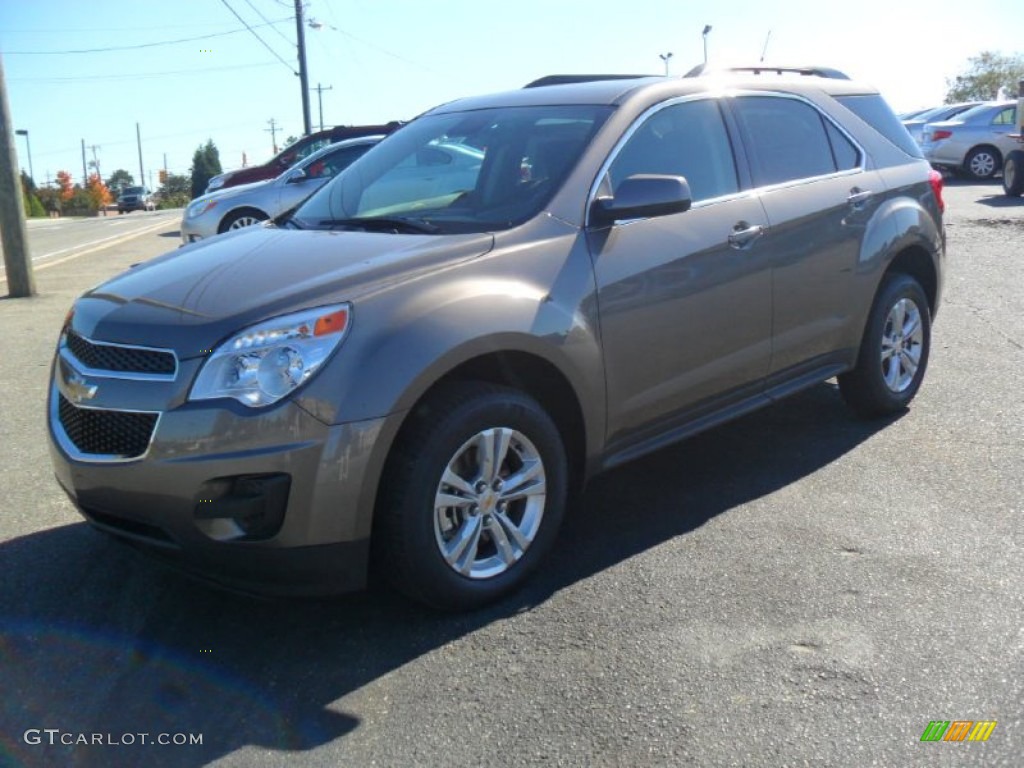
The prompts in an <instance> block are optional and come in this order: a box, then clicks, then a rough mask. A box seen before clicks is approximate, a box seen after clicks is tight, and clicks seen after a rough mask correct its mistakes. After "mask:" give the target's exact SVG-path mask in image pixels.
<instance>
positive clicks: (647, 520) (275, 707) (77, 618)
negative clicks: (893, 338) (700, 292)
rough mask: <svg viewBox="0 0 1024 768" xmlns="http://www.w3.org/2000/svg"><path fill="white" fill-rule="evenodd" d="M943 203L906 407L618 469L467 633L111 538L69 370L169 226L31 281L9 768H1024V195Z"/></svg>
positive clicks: (21, 322) (0, 531) (961, 193)
mask: <svg viewBox="0 0 1024 768" xmlns="http://www.w3.org/2000/svg"><path fill="white" fill-rule="evenodd" d="M945 197H946V203H947V214H948V216H947V234H948V259H947V272H946V286H945V294H944V300H943V304H942V306H941V308H940V311H939V314H938V317H937V320H936V323H935V327H934V336H933V349H932V358H931V362H930V366H929V372H928V375H927V377H926V378H925V382H924V386H923V387H922V389H921V392H920V394H919V395H918V397H917V399H916V400H915V401H914V403H913V405H912V407H911V409H910V410H909V411H907V412H906V413H904V414H901V415H900V416H899V417H897V418H894V419H890V420H885V421H874V422H863V421H858V420H856V419H855V418H853V417H852V416H851V415H849V414H848V412H847V410H846V408H845V407H844V405H843V403H842V402H841V400H840V398H839V395H838V392H837V390H836V389H835V387H834V386H833V385H832V384H831V383H829V384H824V385H820V386H817V387H814V388H813V389H811V390H809V391H806V392H804V393H803V394H801V395H798V396H796V397H795V398H792V399H790V400H788V401H786V402H784V403H781V404H779V405H776V406H774V407H771V408H769V409H766V410H764V411H761V412H759V413H756V414H754V415H752V416H749V417H747V418H745V419H743V420H741V421H738V422H735V423H733V424H731V425H728V426H725V427H723V428H719V429H716V430H714V431H711V432H708V433H705V434H702V435H699V436H697V437H695V438H693V439H691V440H689V441H687V442H685V443H682V444H680V445H678V446H675V447H672V448H669V449H666V450H663V451H661V452H659V453H657V454H654V455H652V456H649V457H647V458H645V459H642V460H639V461H636V462H634V463H632V464H630V465H627V466H624V467H621V468H619V469H617V470H614V471H612V472H610V473H607V474H605V475H603V476H600V477H598V478H597V479H596V480H595V481H594V482H593V483H592V484H591V486H590V487H589V489H588V490H587V492H586V493H585V495H583V496H582V498H580V499H578V500H576V503H575V504H574V509H573V511H572V513H571V515H570V516H569V518H568V520H567V522H566V525H565V526H564V529H563V531H562V533H561V536H560V539H559V542H558V544H557V546H556V549H555V551H554V553H553V555H554V556H553V557H552V558H551V559H550V560H549V564H550V565H549V567H548V568H547V569H546V570H545V571H543V572H542V573H541V574H540V575H539V578H537V579H535V580H534V581H533V582H532V583H531V584H530V586H529V587H528V588H527V589H526V590H525V591H523V592H521V593H519V594H517V595H516V596H514V597H512V598H510V599H508V600H506V601H504V602H502V603H500V604H498V605H496V606H494V607H491V608H489V609H486V610H483V611H479V612H476V613H472V614H468V615H460V616H450V615H440V614H434V613H431V612H428V611H426V610H424V609H421V608H418V607H416V606H413V605H411V604H409V603H407V602H405V601H404V600H402V599H400V598H398V597H396V596H394V595H392V594H390V593H387V592H385V591H371V592H369V593H366V594H362V595H356V596H350V597H345V598H340V599H333V600H317V601H299V600H295V601H288V602H284V601H264V600H257V599H254V598H250V597H245V596H239V595H234V594H229V593H225V592H221V591H218V590H215V589H212V588H210V587H207V586H205V585H201V584H198V583H196V582H193V581H190V580H188V579H186V578H184V577H182V576H179V575H178V574H176V573H173V572H169V571H166V570H164V569H163V568H162V567H160V566H158V565H156V564H154V563H153V562H151V561H150V560H149V559H148V558H143V557H141V556H139V555H137V554H136V553H134V552H133V551H131V550H130V549H127V548H125V547H123V546H121V545H119V544H117V543H116V542H113V541H110V540H108V539H107V538H106V537H104V536H101V535H100V534H98V533H95V532H94V531H92V530H90V529H89V528H88V527H87V526H86V525H85V524H84V523H82V522H81V521H80V518H79V517H78V515H77V513H76V512H75V511H74V510H73V508H72V507H71V505H70V504H69V503H68V501H67V500H66V499H65V497H64V496H63V494H62V492H61V491H60V489H59V488H58V486H57V485H56V483H55V482H54V481H53V479H52V476H51V472H50V466H49V459H48V455H47V448H46V440H45V422H44V416H43V411H44V404H45V393H46V387H47V380H48V372H49V363H50V357H51V354H52V349H53V346H54V343H55V340H56V336H57V333H58V330H59V327H60V324H61V320H62V318H63V316H64V313H65V312H66V311H67V308H68V307H69V306H70V303H71V301H72V299H73V298H74V296H75V295H77V294H78V293H80V292H81V291H83V290H85V289H86V288H88V287H90V286H92V285H94V284H95V283H97V282H99V281H100V280H102V279H104V278H105V277H107V276H110V275H112V274H114V273H116V272H117V271H119V270H121V269H124V268H126V267H128V266H129V265H130V264H133V263H135V262H138V261H141V260H144V259H146V258H150V257H152V256H155V255H157V254H158V253H161V252H163V251H166V250H171V249H173V248H174V246H176V245H177V240H176V234H177V233H176V232H174V227H175V226H176V224H175V222H174V221H169V222H168V224H167V226H166V227H165V228H164V229H161V230H157V231H154V232H150V233H146V234H142V235H140V236H139V237H137V238H135V239H133V240H131V241H128V242H117V243H115V244H114V245H112V246H110V247H107V248H103V249H101V250H97V251H94V252H90V253H88V254H86V255H83V256H82V257H81V258H76V259H73V260H70V261H67V262H66V263H62V264H59V265H56V266H54V267H53V268H50V269H46V270H45V271H41V272H40V273H39V274H38V275H37V280H38V284H39V289H40V295H39V296H38V297H36V298H33V299H28V300H23V299H19V300H11V299H3V300H0V329H2V338H3V342H2V344H3V354H2V355H0V386H2V387H3V392H4V395H3V406H2V408H0V434H2V435H3V440H2V441H0V461H2V465H3V467H4V472H3V476H4V479H5V483H4V491H3V495H2V500H0V575H2V577H0V691H2V692H3V696H2V704H0V766H8V765H12V766H13V765H30V766H37V765H38V766H53V765H76V766H119V765H124V766H136V765H185V766H198V765H208V764H212V765H218V766H247V767H248V766H280V765H296V766H299V765H301V766H310V765H312V766H316V765H325V766H327V765H331V766H336V765H346V766H434V765H436V766H475V765H487V766H522V765H566V766H606V765H607V766H678V765H699V766H776V765H778V766H781V765H786V766H798V765H809V766H847V765H848V766H911V765H929V766H931V765H945V766H951V765H986V766H990V765H1003V766H1019V765H1020V764H1021V754H1022V753H1024V718H1022V711H1024V598H1022V594H1024V568H1022V566H1021V559H1022V544H1024V533H1022V518H1024V480H1022V478H1024V405H1022V401H1021V382H1022V381H1024V200H1019V199H1018V200H1011V199H1008V198H1005V197H1003V196H1001V188H1000V187H999V185H998V184H997V183H993V184H985V185H977V184H969V183H965V182H957V181H952V182H949V183H948V185H947V188H946V195H945ZM936 720H938V721H957V720H960V721H966V720H971V721H979V720H989V721H996V723H997V725H996V726H995V728H994V729H993V730H992V732H991V735H990V737H989V739H988V741H986V742H981V743H978V742H960V743H957V742H943V741H939V742H922V741H921V736H922V734H923V732H924V731H925V729H926V727H927V726H928V725H929V723H930V722H931V721H936ZM46 729H50V731H54V730H56V731H58V733H56V734H54V733H50V734H48V733H47V732H46ZM37 732H38V733H37ZM95 734H100V735H101V737H102V738H101V739H100V742H101V743H94V742H95V739H94V738H93V737H94V735H95ZM141 734H146V735H147V736H146V738H145V739H142V738H140V735H141ZM180 734H185V735H187V736H188V737H190V738H191V737H194V735H196V734H199V735H201V739H202V743H201V744H174V743H171V744H167V745H161V744H149V743H145V744H144V743H142V742H143V741H147V742H148V741H149V740H151V739H152V740H156V739H157V738H158V737H159V736H162V735H166V736H171V737H172V738H170V739H167V740H169V741H172V742H173V741H174V737H176V736H177V735H180ZM127 735H131V743H129V739H128V738H126V736H127ZM81 736H86V737H87V738H86V742H88V743H86V744H83V743H81V739H80V738H79V737H81ZM37 739H38V741H37ZM51 741H53V742H54V743H52V744H51V743H50V742H51ZM62 741H63V742H65V743H62ZM69 741H70V742H71V743H70V744H68V743H66V742H69Z"/></svg>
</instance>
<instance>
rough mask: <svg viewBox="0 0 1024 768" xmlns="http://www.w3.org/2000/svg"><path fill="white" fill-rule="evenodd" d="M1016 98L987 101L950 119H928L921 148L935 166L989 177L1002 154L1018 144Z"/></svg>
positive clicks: (993, 172)
mask: <svg viewBox="0 0 1024 768" xmlns="http://www.w3.org/2000/svg"><path fill="white" fill-rule="evenodd" d="M1016 126H1017V102H1015V101H1003V102H989V103H987V104H981V105H979V106H977V107H974V108H973V109H969V110H967V111H966V112H961V113H960V114H959V115H957V116H956V117H955V118H954V119H953V120H946V121H944V122H940V123H928V124H927V125H925V127H924V131H923V138H922V141H921V151H922V152H924V156H925V157H926V158H927V159H928V162H930V163H931V164H932V165H933V166H935V167H936V168H945V169H946V170H949V171H953V172H954V173H966V174H969V175H970V176H973V177H974V178H975V179H990V178H992V177H993V176H995V175H996V174H997V173H998V172H999V171H1000V170H1001V169H1002V167H1003V158H1004V157H1006V154H1007V153H1008V152H1010V151H1012V150H1014V149H1017V148H1019V144H1018V143H1017V141H1016V139H1014V138H1013V137H1012V135H1011V134H1014V133H1016Z"/></svg>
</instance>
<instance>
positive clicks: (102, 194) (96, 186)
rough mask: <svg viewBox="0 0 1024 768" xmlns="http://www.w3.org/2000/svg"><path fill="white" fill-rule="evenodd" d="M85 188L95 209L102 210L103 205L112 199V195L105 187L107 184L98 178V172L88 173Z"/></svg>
mask: <svg viewBox="0 0 1024 768" xmlns="http://www.w3.org/2000/svg"><path fill="white" fill-rule="evenodd" d="M86 188H87V189H88V191H89V198H90V200H92V203H93V205H94V206H95V208H96V210H102V209H103V207H104V206H106V205H108V204H109V203H112V202H113V201H114V196H113V195H111V194H110V190H109V189H107V185H106V184H104V183H103V179H101V178H100V176H99V174H98V173H93V174H90V175H89V181H88V184H87V185H86Z"/></svg>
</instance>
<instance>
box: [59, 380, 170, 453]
mask: <svg viewBox="0 0 1024 768" xmlns="http://www.w3.org/2000/svg"><path fill="white" fill-rule="evenodd" d="M58 398H59V400H58V403H57V412H58V415H59V417H60V424H61V426H62V427H64V431H65V432H66V433H67V436H68V439H70V440H71V442H72V444H73V445H74V446H75V448H77V449H78V450H79V451H81V452H82V453H93V454H99V455H102V456H117V457H120V458H123V459H133V458H135V457H137V456H141V455H142V454H144V453H145V452H146V448H148V447H149V440H150V438H151V437H152V436H153V428H154V427H155V426H156V420H157V417H158V415H159V414H156V413H129V412H126V411H100V410H93V409H91V408H78V407H76V406H75V405H73V404H72V403H71V402H69V401H68V400H67V399H66V398H65V397H64V395H58Z"/></svg>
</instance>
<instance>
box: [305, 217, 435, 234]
mask: <svg viewBox="0 0 1024 768" xmlns="http://www.w3.org/2000/svg"><path fill="white" fill-rule="evenodd" d="M319 224H320V226H322V227H352V228H354V229H363V230H366V231H367V232H370V231H373V232H379V231H388V230H394V231H396V232H400V231H405V232H421V233H423V234H427V235H433V234H436V233H437V232H440V231H441V228H440V227H439V226H437V225H436V224H431V223H430V222H429V221H425V220H424V219H416V218H412V217H406V216H363V217H360V216H356V217H355V218H351V219H324V220H322V221H320V222H319Z"/></svg>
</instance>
